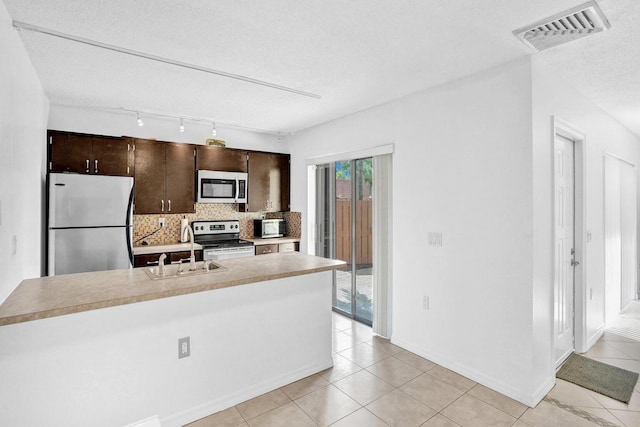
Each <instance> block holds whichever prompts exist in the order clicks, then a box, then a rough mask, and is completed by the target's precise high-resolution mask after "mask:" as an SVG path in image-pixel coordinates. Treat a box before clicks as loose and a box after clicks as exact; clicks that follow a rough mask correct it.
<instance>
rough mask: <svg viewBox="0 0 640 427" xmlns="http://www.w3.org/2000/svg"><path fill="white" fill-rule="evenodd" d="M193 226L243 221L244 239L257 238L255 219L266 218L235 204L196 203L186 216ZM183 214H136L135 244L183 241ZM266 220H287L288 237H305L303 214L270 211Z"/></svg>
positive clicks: (241, 230) (134, 223) (242, 235)
mask: <svg viewBox="0 0 640 427" xmlns="http://www.w3.org/2000/svg"><path fill="white" fill-rule="evenodd" d="M185 215H186V216H187V220H188V221H189V224H191V222H192V221H197V220H225V219H235V220H239V221H240V237H241V238H245V239H246V238H251V237H253V220H254V219H259V218H261V216H262V213H261V212H238V205H237V204H235V203H196V212H195V213H192V214H185ZM182 216H183V215H182V214H172V215H168V214H161V215H160V214H159V215H134V216H133V242H134V243H133V244H134V246H138V245H141V244H142V242H143V241H146V242H147V243H148V244H150V245H163V244H169V243H176V242H178V241H179V240H180V222H181V220H182ZM160 218H164V221H165V225H164V227H163V228H162V229H161V228H160V227H159V219H160ZM265 218H284V219H285V220H286V221H287V236H289V237H296V238H300V237H301V231H302V213H301V212H267V213H266V214H265Z"/></svg>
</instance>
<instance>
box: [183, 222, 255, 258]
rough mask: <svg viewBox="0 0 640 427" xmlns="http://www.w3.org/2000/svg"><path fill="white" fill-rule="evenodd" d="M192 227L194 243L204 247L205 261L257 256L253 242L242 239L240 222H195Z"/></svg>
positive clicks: (203, 256)
mask: <svg viewBox="0 0 640 427" xmlns="http://www.w3.org/2000/svg"><path fill="white" fill-rule="evenodd" d="M191 226H192V227H193V236H194V241H195V242H196V243H198V244H200V245H202V247H203V251H202V258H203V259H205V260H210V259H211V260H219V259H229V258H240V257H248V256H254V255H255V248H254V246H253V242H249V241H247V240H242V239H240V221H237V220H225V221H193V222H192V223H191Z"/></svg>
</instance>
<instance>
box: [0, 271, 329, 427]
mask: <svg viewBox="0 0 640 427" xmlns="http://www.w3.org/2000/svg"><path fill="white" fill-rule="evenodd" d="M331 283H332V272H331V271H322V272H318V273H313V274H306V275H299V276H294V277H286V278H279V279H275V280H268V281H262V282H256V283H250V284H246V285H240V286H232V287H227V288H222V289H215V290H211V291H205V292H197V293H190V294H186V295H180V296H175V297H170V298H161V299H154V300H151V301H145V302H142V303H137V304H127V305H120V306H116V307H110V308H106V309H98V310H92V311H85V312H81V313H76V314H72V315H65V316H59V317H51V318H46V319H40V320H37V321H30V322H24V323H16V324H12V325H6V326H3V327H0V361H1V362H2V363H1V364H0V379H1V380H0V383H2V385H1V386H0V397H1V399H0V401H1V403H0V424H2V425H8V426H9V425H10V426H65V427H67V426H109V427H112V426H123V425H127V424H129V423H133V422H136V421H138V420H143V419H145V418H148V417H151V416H154V415H157V416H158V417H159V418H160V421H161V423H162V426H163V427H173V426H181V425H184V424H187V423H189V422H192V421H195V420H197V419H200V418H202V417H205V416H207V415H209V414H212V413H214V412H217V411H219V410H222V409H225V408H228V407H230V406H233V405H235V404H237V403H240V402H243V401H245V400H248V399H251V398H253V397H256V396H259V395H261V394H263V393H265V392H268V391H270V390H274V389H276V388H278V387H281V386H283V385H286V384H288V383H291V382H293V381H296V380H299V379H301V378H304V377H306V376H309V375H312V374H314V373H316V372H319V371H322V370H324V369H326V368H329V367H330V366H332V365H333V360H332V357H331ZM187 336H189V337H190V340H191V356H190V357H187V358H183V359H178V339H179V338H182V337H187Z"/></svg>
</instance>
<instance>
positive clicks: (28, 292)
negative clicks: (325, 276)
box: [0, 252, 345, 326]
mask: <svg viewBox="0 0 640 427" xmlns="http://www.w3.org/2000/svg"><path fill="white" fill-rule="evenodd" d="M216 262H217V263H218V264H220V265H221V266H223V267H226V270H223V271H215V272H211V273H208V274H200V275H195V276H188V277H179V278H172V279H164V280H151V279H150V278H149V277H148V276H147V274H146V273H145V272H144V268H133V269H124V270H110V271H98V272H93V273H78V274H66V275H60V276H53V277H43V278H38V279H27V280H23V281H22V282H21V283H20V285H18V287H17V288H16V289H15V290H14V291H13V292H12V293H11V295H9V297H8V298H7V299H6V301H5V302H4V303H3V304H2V305H0V326H2V325H10V324H14V323H20V322H28V321H31V320H37V319H45V318H48V317H54V316H63V315H66V314H72V313H79V312H82V311H89V310H96V309H100V308H106V307H114V306H118V305H124V304H133V303H137V302H142V301H149V300H154V299H159V298H168V297H173V296H178V295H184V294H189V293H195V292H204V291H210V290H214V289H221V288H227V287H231V286H239V285H245V284H248V283H255V282H262V281H267V280H274V279H280V278H285V277H293V276H300V275H304V274H312V273H318V272H321V271H329V270H334V269H337V268H340V267H341V266H343V265H344V264H345V263H344V261H337V260H331V259H327V258H320V257H316V256H312V255H307V254H303V253H300V252H287V253H276V254H270V255H261V256H258V257H247V258H234V259H228V260H222V261H216Z"/></svg>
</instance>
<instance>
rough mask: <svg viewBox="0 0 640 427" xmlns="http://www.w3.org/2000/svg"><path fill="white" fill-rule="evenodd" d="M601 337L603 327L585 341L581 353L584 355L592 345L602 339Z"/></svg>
mask: <svg viewBox="0 0 640 427" xmlns="http://www.w3.org/2000/svg"><path fill="white" fill-rule="evenodd" d="M603 335H604V326H600V327H599V328H598V330H597V331H596V332H595V333H594V334H593V335H591V337H589V338H588V339H587V346H586V348H585V349H584V351H583V352H582V353H586V352H587V351H589V349H590V348H591V347H593V345H594V344H595V343H597V342H598V340H599V339H600V338H602V336H603Z"/></svg>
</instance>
